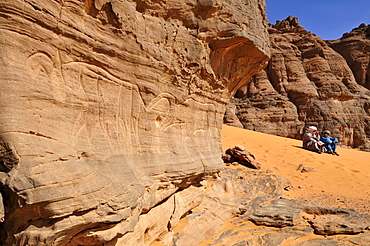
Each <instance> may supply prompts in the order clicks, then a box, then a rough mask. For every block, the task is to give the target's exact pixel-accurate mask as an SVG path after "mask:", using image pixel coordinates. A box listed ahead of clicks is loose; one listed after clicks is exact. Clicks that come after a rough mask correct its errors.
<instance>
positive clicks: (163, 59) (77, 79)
mask: <svg viewBox="0 0 370 246" xmlns="http://www.w3.org/2000/svg"><path fill="white" fill-rule="evenodd" d="M264 9H265V5H264V1H262V0H243V1H240V0H222V1H221V0H201V1H196V0H187V1H176V0H167V1H151V0H147V1H142V0H95V1H94V0H85V1H82V0H71V1H42V0H41V1H40V0H37V1H36V0H27V1H26V0H15V1H6V0H0V12H1V15H0V20H1V27H0V32H1V33H0V37H1V38H0V46H1V56H2V60H1V70H0V75H1V84H0V91H1V97H0V112H1V113H0V133H1V138H0V150H1V165H0V171H1V174H0V179H1V193H2V195H3V201H4V207H5V221H4V222H3V223H2V224H1V241H2V243H3V245H22V244H27V245H94V244H99V245H100V244H103V243H104V244H106V245H108V244H114V243H117V244H121V245H128V244H126V243H127V242H134V243H133V245H140V243H144V244H149V243H150V242H151V241H153V240H154V239H155V238H156V237H157V236H160V235H162V234H163V232H164V231H165V232H166V231H167V230H169V228H171V226H173V224H176V221H177V220H178V218H179V217H181V213H185V212H186V210H189V209H190V207H192V206H195V204H193V205H187V203H186V202H182V203H180V205H179V204H178V203H177V202H178V200H177V198H176V195H175V196H173V195H174V194H175V193H177V192H178V191H179V189H181V190H183V189H185V188H187V187H189V186H190V185H191V184H197V183H198V182H199V180H200V179H201V178H202V177H203V176H206V175H210V174H212V173H215V172H217V171H219V169H220V168H221V167H222V160H221V145H220V129H221V125H222V117H223V115H224V111H225V107H226V104H227V103H228V101H229V98H230V96H231V95H233V94H234V93H235V91H236V90H237V89H238V88H239V87H240V86H241V85H242V84H244V83H247V82H248V81H249V80H250V78H251V76H252V75H253V74H255V73H256V72H258V71H259V70H260V69H262V68H263V67H265V66H266V61H267V60H268V56H269V51H268V34H267V31H266V27H267V22H266V17H265V13H264ZM241 68H243V69H241ZM183 192H185V191H183ZM189 199H193V198H189ZM158 204H160V206H161V207H163V209H161V208H158V209H157V210H154V209H153V207H154V206H156V205H158ZM176 204H178V205H176ZM181 204H183V206H182V205H181ZM175 207H176V209H175V210H174V208H175ZM167 209H168V210H167ZM163 210H166V212H163ZM155 211H157V212H155ZM162 212H163V216H164V218H165V219H166V220H169V221H171V226H167V224H168V222H169V221H164V222H163V221H160V218H159V217H158V213H161V214H162ZM144 217H146V218H148V219H144ZM158 223H159V224H158ZM143 234H146V236H145V238H144V237H143ZM164 234H166V233H164ZM125 240H126V241H125Z"/></svg>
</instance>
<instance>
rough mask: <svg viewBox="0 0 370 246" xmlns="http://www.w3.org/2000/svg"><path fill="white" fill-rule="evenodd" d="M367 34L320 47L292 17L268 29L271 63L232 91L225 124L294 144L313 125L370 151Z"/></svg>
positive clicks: (317, 39) (366, 30)
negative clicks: (233, 113)
mask: <svg viewBox="0 0 370 246" xmlns="http://www.w3.org/2000/svg"><path fill="white" fill-rule="evenodd" d="M369 30H370V27H369V26H366V25H364V24H362V25H360V26H359V27H358V28H355V29H354V30H353V31H352V32H350V33H348V34H345V35H343V37H342V38H341V39H339V40H336V41H327V42H325V41H323V40H322V39H321V38H320V37H317V36H316V35H315V34H313V33H310V32H308V31H306V30H305V29H304V28H303V27H302V26H301V25H300V24H299V23H298V19H297V18H293V17H291V16H290V17H288V18H287V19H286V20H283V21H278V22H277V23H276V24H275V25H270V27H269V36H270V42H271V60H270V61H269V64H268V66H267V68H266V69H265V70H263V71H261V72H260V73H258V74H257V75H255V76H254V77H253V78H252V80H251V82H250V83H249V84H247V85H246V86H244V87H242V88H241V89H239V90H238V91H237V93H236V94H235V97H234V99H233V100H232V103H231V104H230V105H229V108H230V109H231V110H228V111H227V113H228V114H227V115H226V116H225V123H227V124H230V125H233V126H238V125H239V126H240V125H243V127H244V128H246V129H250V130H255V131H260V132H265V133H270V134H275V135H279V136H285V137H291V138H297V139H301V134H302V133H303V131H304V130H305V128H306V127H307V126H309V125H316V126H318V128H319V130H324V129H329V130H331V131H332V135H334V136H336V137H339V139H340V141H341V142H340V144H341V145H345V146H350V147H360V148H362V149H363V150H370V91H369V89H370V87H369V78H370V76H369V59H370V58H369V57H370V56H369V54H370V53H369V50H370V36H369ZM233 109H234V111H235V113H236V116H237V119H236V118H235V117H234V116H233V115H232V112H233Z"/></svg>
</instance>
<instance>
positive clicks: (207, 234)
mask: <svg viewBox="0 0 370 246" xmlns="http://www.w3.org/2000/svg"><path fill="white" fill-rule="evenodd" d="M204 185H206V183H205V184H204ZM289 186H290V182H289V181H288V180H286V179H284V178H282V177H279V176H276V175H274V174H271V173H270V174H269V173H266V172H264V171H256V170H253V171H252V169H249V170H248V169H243V168H241V166H239V168H235V167H234V168H229V167H227V168H225V169H224V170H223V171H222V172H221V173H220V175H219V177H218V179H216V180H214V181H208V184H207V187H209V188H208V189H207V190H206V191H205V193H204V199H203V202H202V203H201V204H200V205H199V206H198V207H196V208H194V209H193V210H192V211H191V213H190V214H189V215H187V216H186V217H185V219H186V225H185V226H184V227H183V228H182V229H181V230H180V231H179V232H176V233H175V234H174V239H175V243H176V245H178V246H181V245H199V244H200V243H202V245H208V246H212V245H251V246H265V245H274V246H275V245H276V246H278V245H301V246H303V245H307V246H315V245H352V244H353V243H354V244H356V245H362V246H366V245H368V243H369V235H370V231H369V225H370V215H367V214H360V213H359V212H357V211H355V210H352V209H338V208H331V207H327V206H321V205H317V204H315V203H310V202H306V201H298V200H289V199H284V198H282V194H283V190H284V189H285V188H286V187H289ZM256 225H257V226H256ZM329 235H330V237H327V236H329ZM206 242H207V243H206Z"/></svg>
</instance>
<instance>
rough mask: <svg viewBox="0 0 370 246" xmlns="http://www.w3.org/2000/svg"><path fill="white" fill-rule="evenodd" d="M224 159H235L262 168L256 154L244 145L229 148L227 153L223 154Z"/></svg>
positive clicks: (227, 161) (230, 161)
mask: <svg viewBox="0 0 370 246" xmlns="http://www.w3.org/2000/svg"><path fill="white" fill-rule="evenodd" d="M223 160H224V162H225V163H232V162H233V161H236V162H238V163H239V164H241V165H244V166H247V167H250V168H254V169H261V167H262V165H261V163H260V162H259V161H257V160H256V158H255V157H254V155H253V154H252V153H250V152H248V151H247V150H246V149H245V147H244V146H242V145H236V146H235V147H234V148H228V149H227V150H226V153H225V154H224V155H223Z"/></svg>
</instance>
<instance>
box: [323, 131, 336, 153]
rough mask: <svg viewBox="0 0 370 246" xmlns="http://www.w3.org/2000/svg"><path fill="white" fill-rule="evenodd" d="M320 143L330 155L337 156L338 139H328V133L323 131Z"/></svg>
mask: <svg viewBox="0 0 370 246" xmlns="http://www.w3.org/2000/svg"><path fill="white" fill-rule="evenodd" d="M320 140H321V142H323V143H324V144H325V148H326V150H327V152H328V153H330V154H332V155H338V156H339V154H338V153H337V152H336V150H337V144H338V138H334V137H330V131H328V130H325V131H324V132H323V136H322V137H321V138H320Z"/></svg>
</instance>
